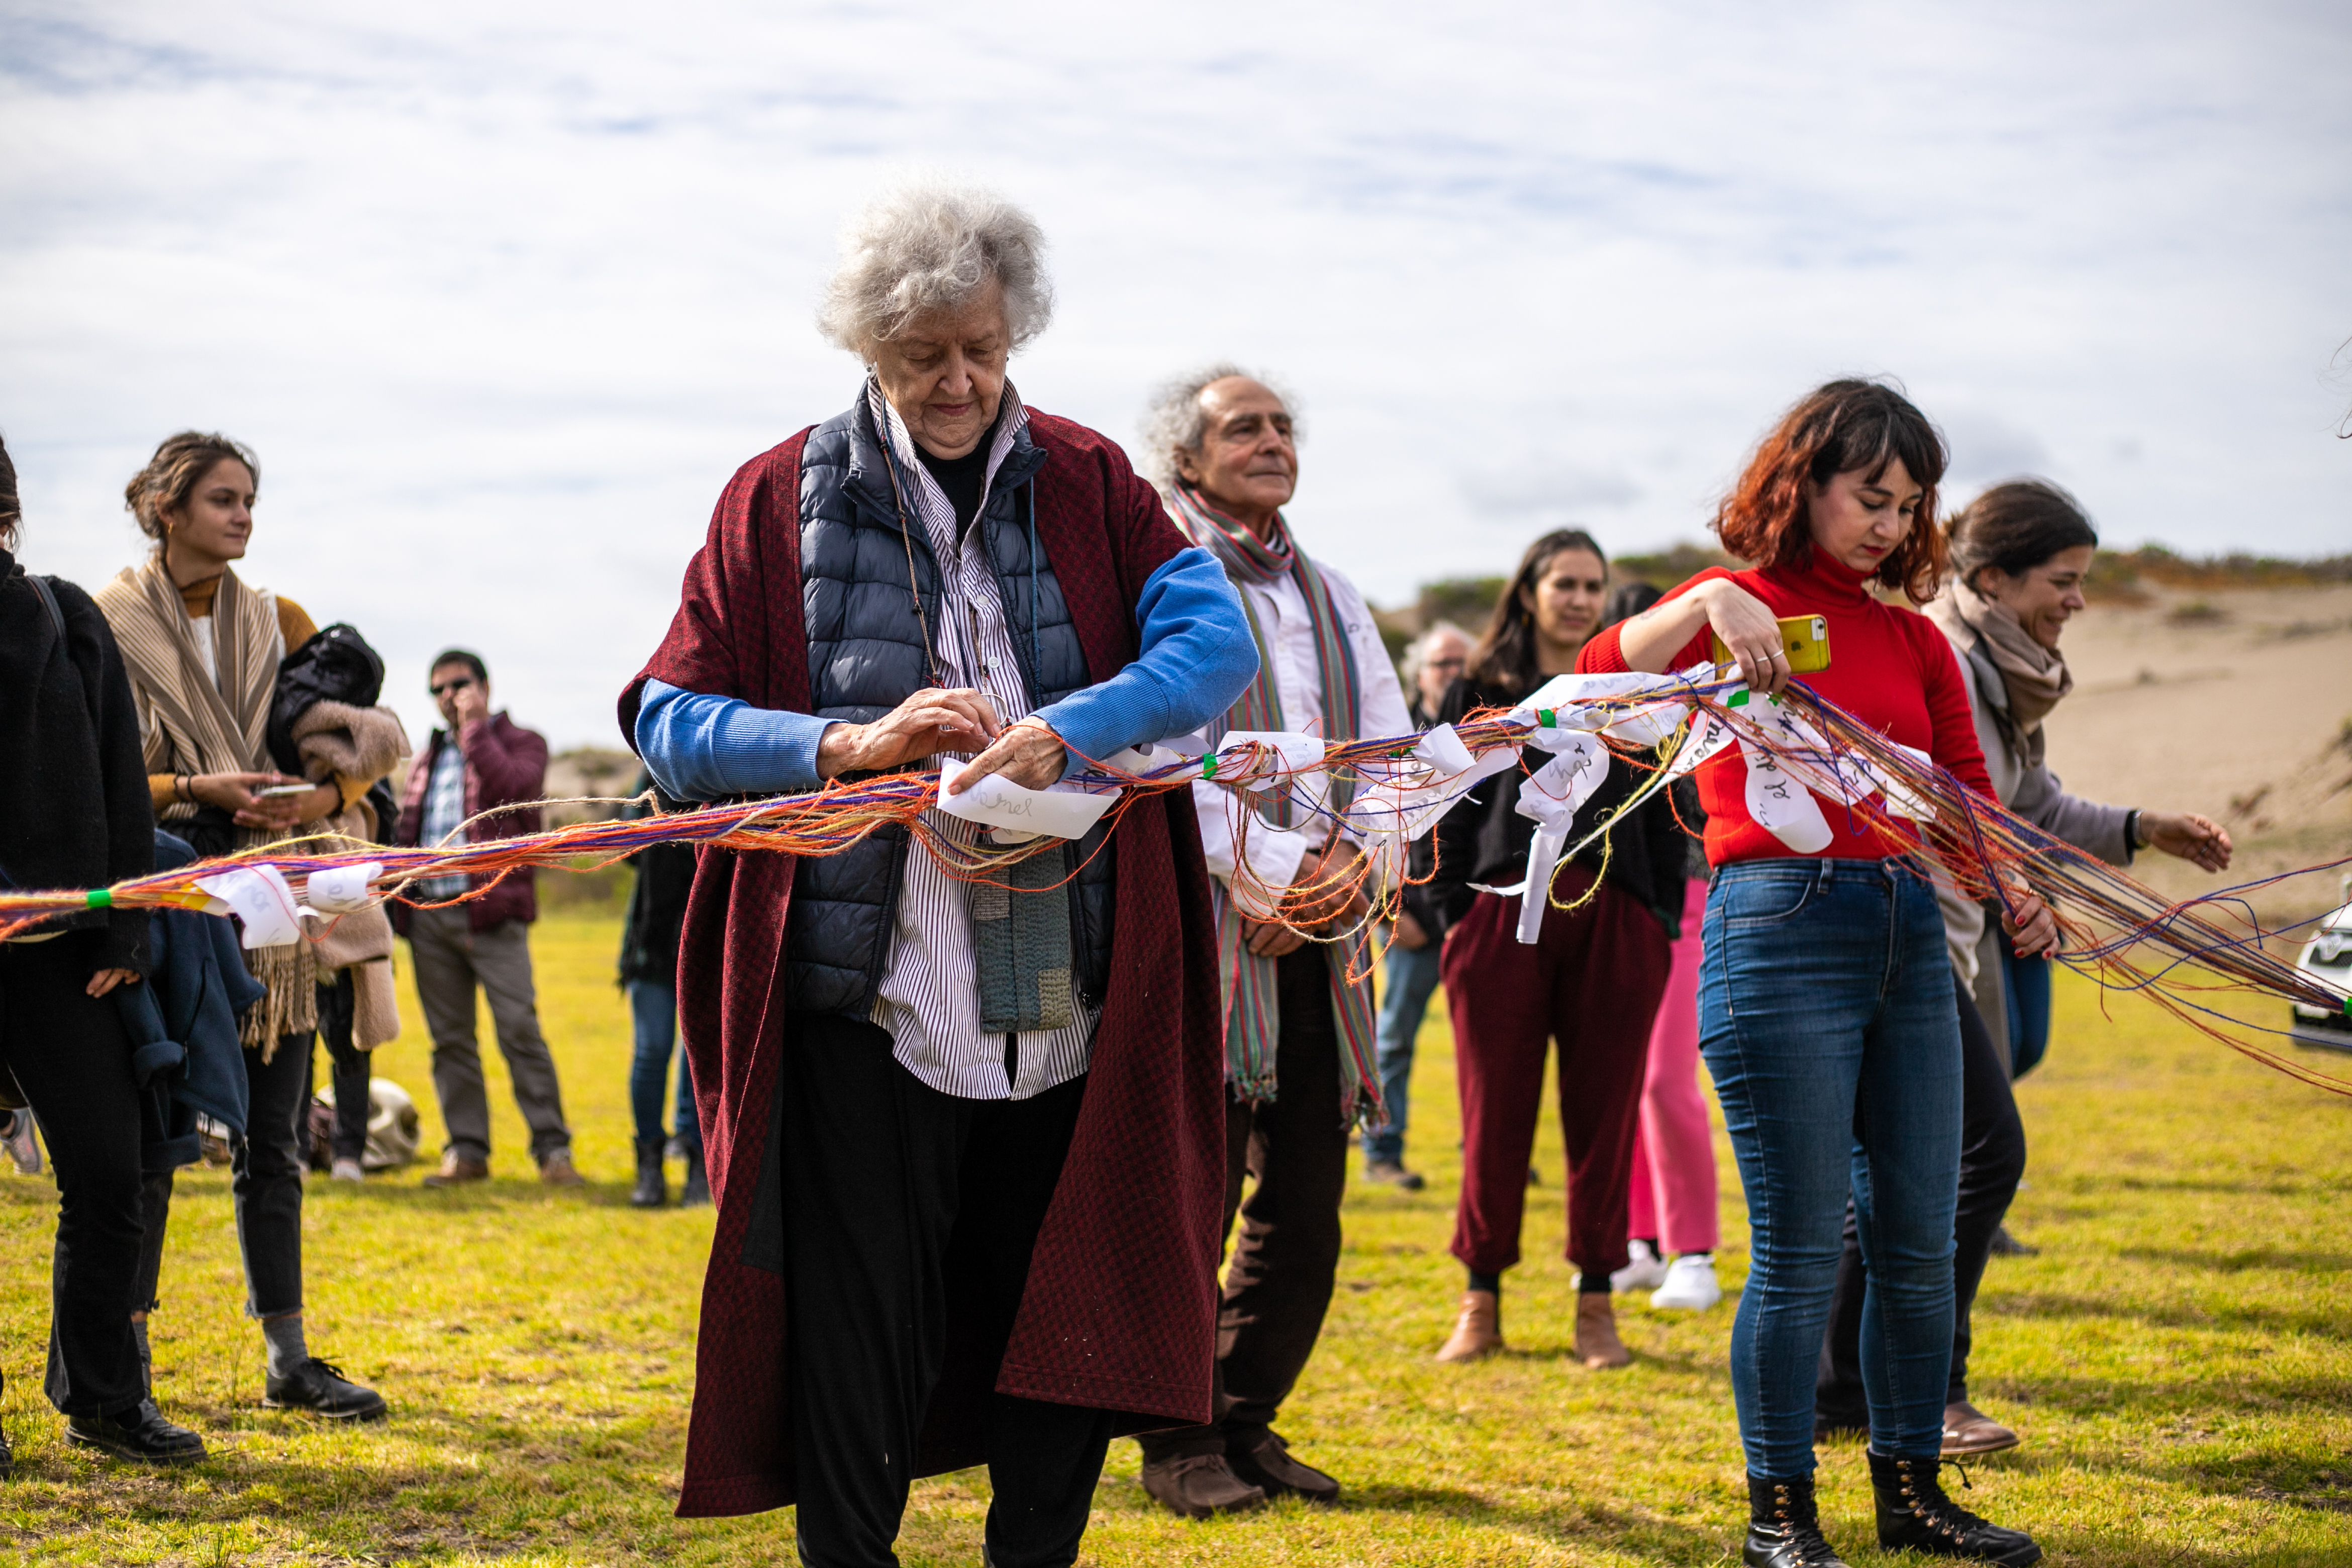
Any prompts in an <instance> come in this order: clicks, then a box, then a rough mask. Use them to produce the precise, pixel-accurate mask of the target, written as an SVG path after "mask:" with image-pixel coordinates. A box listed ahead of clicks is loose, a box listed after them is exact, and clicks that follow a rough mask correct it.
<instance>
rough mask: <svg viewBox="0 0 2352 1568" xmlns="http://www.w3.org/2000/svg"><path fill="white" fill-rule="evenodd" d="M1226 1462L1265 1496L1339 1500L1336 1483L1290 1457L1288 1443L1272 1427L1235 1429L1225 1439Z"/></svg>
mask: <svg viewBox="0 0 2352 1568" xmlns="http://www.w3.org/2000/svg"><path fill="white" fill-rule="evenodd" d="M1225 1463H1226V1464H1228V1465H1230V1466H1231V1467H1233V1472H1234V1474H1235V1475H1237V1476H1239V1477H1240V1478H1241V1479H1243V1480H1244V1481H1246V1482H1248V1483H1249V1484H1250V1485H1251V1486H1254V1487H1258V1488H1261V1489H1264V1491H1265V1495H1266V1496H1268V1497H1284V1496H1289V1497H1297V1498H1305V1499H1306V1500H1307V1501H1308V1502H1338V1501H1339V1482H1338V1481H1336V1480H1334V1479H1331V1478H1330V1477H1329V1476H1327V1475H1325V1474H1324V1473H1323V1472H1322V1471H1320V1470H1318V1469H1317V1468H1315V1467H1314V1466H1312V1465H1307V1464H1301V1463H1300V1462H1299V1461H1298V1460H1297V1459H1294V1458H1291V1457H1290V1445H1289V1444H1287V1443H1286V1442H1284V1441H1283V1440H1282V1438H1281V1436H1280V1435H1279V1434H1277V1433H1276V1432H1275V1431H1274V1430H1273V1429H1272V1428H1271V1427H1264V1428H1261V1429H1259V1430H1258V1431H1255V1432H1236V1433H1234V1434H1232V1435H1231V1436H1228V1437H1227V1439H1226V1441H1225Z"/></svg>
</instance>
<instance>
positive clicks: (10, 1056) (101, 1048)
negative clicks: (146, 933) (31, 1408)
mask: <svg viewBox="0 0 2352 1568" xmlns="http://www.w3.org/2000/svg"><path fill="white" fill-rule="evenodd" d="M102 962H103V955H102V953H101V952H100V947H99V944H98V943H97V942H94V941H92V940H90V938H89V936H88V935H86V934H85V933H83V932H79V931H68V933H66V934H65V935H63V936H60V937H58V938H55V939H54V940H52V941H49V942H0V1060H5V1062H6V1063H7V1065H8V1068H9V1070H10V1071H12V1072H14V1073H15V1074H16V1083H17V1086H18V1087H19V1088H21V1089H23V1090H24V1091H25V1098H26V1100H30V1101H31V1102H32V1106H33V1114H34V1116H35V1117H36V1118H37V1119H38V1121H39V1122H40V1127H41V1136H42V1137H43V1139H45V1140H46V1141H47V1143H48V1146H49V1158H50V1160H51V1162H52V1163H54V1164H55V1166H56V1167H57V1173H58V1237H57V1244H56V1249H55V1251H54V1252H53V1254H52V1255H51V1263H50V1269H49V1354H48V1375H47V1393H48V1396H49V1403H50V1404H52V1405H56V1406H57V1407H58V1409H59V1410H61V1411H63V1412H64V1413H65V1414H67V1415H120V1414H121V1413H122V1412H123V1411H125V1410H127V1409H129V1408H131V1406H132V1405H137V1404H138V1403H139V1402H140V1401H141V1400H142V1399H143V1398H145V1397H146V1394H147V1389H146V1382H145V1379H144V1378H143V1377H142V1375H141V1373H140V1368H139V1344H138V1342H137V1341H136V1340H134V1339H132V1338H131V1300H132V1291H133V1289H134V1283H135V1280H136V1278H137V1275H138V1270H139V1238H140V1233H141V1220H140V1211H139V1100H138V1095H137V1090H136V1089H135V1087H134V1086H133V1085H132V1083H131V1043H130V1040H129V1038H128V1037H126V1036H125V1035H124V1034H123V1032H122V1022H121V1016H120V1015H119V1014H117V1012H116V1011H115V1003H114V1001H113V999H112V998H111V997H101V998H93V997H91V996H89V995H88V994H85V992H84V990H83V987H85V986H86V985H88V984H89V977H90V975H91V974H92V973H94V972H95V971H96V969H97V968H98V967H99V965H100V963H102Z"/></svg>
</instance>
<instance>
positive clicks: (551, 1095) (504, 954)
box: [393, 648, 581, 1187]
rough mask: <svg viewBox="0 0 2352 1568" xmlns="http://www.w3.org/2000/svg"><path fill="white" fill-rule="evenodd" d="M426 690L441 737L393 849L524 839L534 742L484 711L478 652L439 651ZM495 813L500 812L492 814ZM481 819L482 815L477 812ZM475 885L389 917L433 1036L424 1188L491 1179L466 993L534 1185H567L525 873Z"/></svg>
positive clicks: (535, 912)
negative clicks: (486, 1034)
mask: <svg viewBox="0 0 2352 1568" xmlns="http://www.w3.org/2000/svg"><path fill="white" fill-rule="evenodd" d="M430 689H431V690H432V693H433V700H434V702H435V703H436V704H437V705H438V706H439V708H440V710H441V719H442V721H443V722H444V723H445V724H446V725H447V726H448V728H447V729H446V730H436V731H433V738H432V739H431V740H430V741H429V742H426V743H425V754H424V756H422V757H420V758H418V759H417V760H416V761H415V763H413V764H412V765H411V766H410V768H409V773H408V787H407V790H406V791H405V798H404V800H403V801H402V803H401V809H400V830H399V832H398V834H397V835H395V839H396V842H398V843H400V844H402V845H437V844H441V843H444V842H447V841H449V840H450V839H451V836H452V835H454V834H456V833H457V830H458V829H459V828H460V827H463V828H464V829H465V837H464V840H463V841H464V842H466V843H469V844H478V843H481V842H483V841H485V840H488V839H494V838H508V837H515V836H517V835H520V834H526V833H536V832H538V831H539V826H540V813H539V807H538V805H537V804H536V803H537V802H538V801H539V799H540V798H541V795H542V793H543V792H544V791H545V789H546V785H547V740H546V737H544V736H542V735H541V734H539V733H538V732H536V731H530V730H526V729H524V728H522V726H520V725H519V724H517V723H516V722H515V721H513V720H512V719H510V718H509V717H508V716H507V715H506V714H504V713H492V712H491V711H490V676H489V671H488V669H487V668H485V667H484V666H483V663H482V660H481V656H480V655H478V654H475V653H470V652H468V651H467V650H466V649H464V648H451V649H449V650H448V651H447V652H446V653H444V654H442V655H441V656H440V657H439V658H436V659H435V660H434V661H433V674H432V677H431V686H430ZM502 808H505V809H502ZM485 814H490V815H485ZM491 880H492V879H490V878H488V877H462V876H460V877H439V878H435V879H432V880H429V881H425V882H420V883H417V884H415V886H413V887H412V888H411V889H409V897H411V898H412V899H414V900H416V901H417V902H419V903H424V904H434V903H442V902H445V901H446V900H452V899H457V898H462V897H463V896H464V895H465V894H466V893H467V891H468V890H470V889H487V890H485V891H484V892H483V893H482V895H481V896H480V897H479V898H478V899H475V900H471V901H470V902H467V903H462V904H449V905H448V907H446V908H445V909H411V908H408V907H407V906H405V905H404V904H397V903H395V904H394V906H393V912H394V919H395V921H396V923H397V924H398V925H399V927H400V931H401V934H402V935H403V936H405V937H406V938H408V941H409V947H410V952H411V954H412V956H413V957H414V958H415V963H416V994H417V999H418V1000H419V1001H420V1002H421V1003H422V1004H423V1005H424V1008H425V1026H427V1027H428V1028H430V1029H431V1030H432V1032H433V1091H434V1093H435V1094H436V1095H438V1096H439V1097H440V1100H441V1120H442V1121H443V1122H444V1123H445V1124H446V1126H447V1127H448V1130H449V1142H448V1145H447V1147H446V1149H445V1150H444V1151H443V1152H442V1157H441V1169H440V1170H439V1171H437V1172H436V1173H434V1174H432V1175H430V1176H427V1177H425V1185H426V1186H428V1187H446V1186H455V1185H457V1184H459V1183H461V1182H479V1181H485V1180H487V1179H488V1176H489V1173H490V1102H489V1096H488V1092H487V1091H486V1089H484V1086H483V1082H482V1052H481V1047H480V1046H479V1044H478V1043H477V1041H476V1039H475V1035H474V988H475V986H476V985H477V984H478V985H479V986H480V987H481V989H482V992H483V994H485V995H487V996H488V998H489V1002H490V1019H491V1022H492V1024H493V1025H494V1026H496V1028H497V1030H498V1037H499V1054H500V1055H502V1056H504V1057H505V1058H506V1059H507V1073H508V1076H509V1078H511V1079H513V1080H514V1094H515V1103H516V1104H517V1105H518V1106H520V1108H521V1110H522V1119H523V1121H525V1122H527V1123H528V1124H529V1125H530V1152H531V1155H532V1157H533V1158H534V1159H536V1160H537V1161H538V1162H539V1176H540V1180H541V1181H543V1182H545V1183H547V1184H549V1185H550V1186H556V1187H576V1186H578V1185H580V1184H581V1177H580V1173H579V1172H578V1171H577V1170H575V1169H574V1168H573V1167H572V1129H571V1128H570V1127H568V1126H566V1125H565V1124H564V1121H563V1094H562V1089H561V1088H560V1087H559V1086H558V1085H557V1083H556V1080H555V1059H554V1058H552V1057H551V1056H550V1055H549V1054H548V1050H547V1041H546V1039H545V1037H542V1036H541V1034H540V1030H539V999H538V994H537V992H536V990H535V989H534V987H533V984H532V981H531V973H530V922H531V921H535V920H537V919H538V918H539V897H538V892H537V889H536V888H535V887H534V886H533V884H532V881H531V872H530V868H529V867H523V868H518V869H516V870H512V871H509V872H508V873H507V875H506V877H505V879H503V880H501V881H499V882H498V884H497V886H495V887H492V886H490V883H491Z"/></svg>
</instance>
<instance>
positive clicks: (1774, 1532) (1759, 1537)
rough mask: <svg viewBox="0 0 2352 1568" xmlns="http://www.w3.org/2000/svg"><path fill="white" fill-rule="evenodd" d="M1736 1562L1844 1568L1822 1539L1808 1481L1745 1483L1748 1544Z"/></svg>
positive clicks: (1753, 1567) (1765, 1567) (1771, 1567)
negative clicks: (1746, 1490) (1746, 1488)
mask: <svg viewBox="0 0 2352 1568" xmlns="http://www.w3.org/2000/svg"><path fill="white" fill-rule="evenodd" d="M1739 1561H1740V1562H1741V1563H1744V1564H1746V1565H1747V1568H1845V1562H1844V1560H1843V1558H1841V1557H1839V1556H1838V1554H1837V1553H1836V1552H1833V1551H1832V1550H1831V1549H1830V1543H1829V1542H1828V1541H1826V1540H1825V1539H1823V1537H1822V1518H1821V1514H1820V1512H1819V1511H1818V1510H1816V1509H1815V1508H1814V1507H1813V1478H1812V1477H1811V1476H1791V1477H1790V1478H1789V1479H1787V1480H1784V1481H1768V1480H1766V1479H1763V1478H1762V1477H1760V1476H1750V1477H1748V1540H1747V1542H1746V1543H1745V1544H1744V1545H1742V1546H1741V1547H1740V1549H1739Z"/></svg>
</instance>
